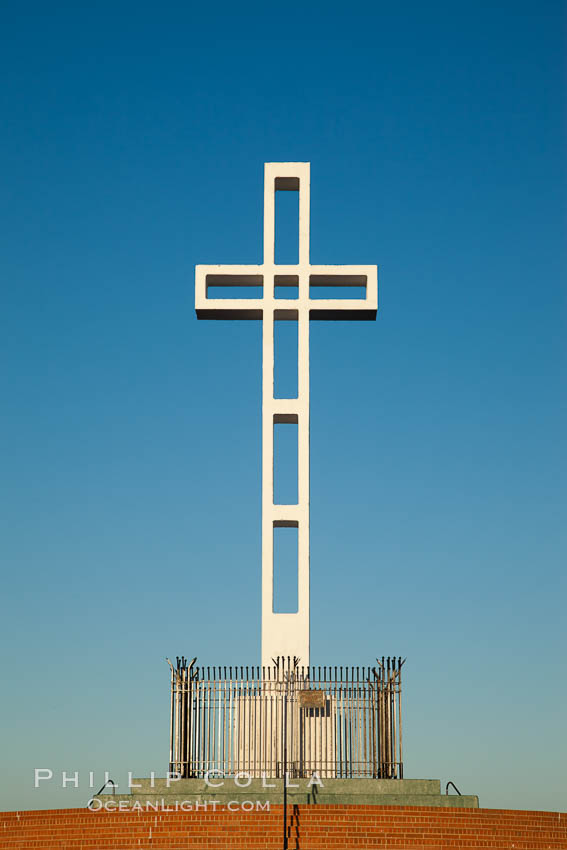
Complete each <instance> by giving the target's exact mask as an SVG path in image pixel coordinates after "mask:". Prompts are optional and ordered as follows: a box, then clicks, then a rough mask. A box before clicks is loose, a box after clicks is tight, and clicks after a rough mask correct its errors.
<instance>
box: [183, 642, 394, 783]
mask: <svg viewBox="0 0 567 850" xmlns="http://www.w3.org/2000/svg"><path fill="white" fill-rule="evenodd" d="M196 660H197V659H193V661H191V663H190V664H188V663H187V660H186V659H185V658H184V657H181V658H177V663H176V665H175V666H174V665H173V664H172V663H171V662H169V664H170V667H171V715H170V758H169V761H170V771H171V772H175V773H178V774H179V775H181V776H182V777H184V778H189V777H204V776H205V774H206V773H207V771H219V772H221V773H223V774H224V775H225V776H231V775H232V776H233V775H234V774H236V773H246V774H248V775H249V776H251V777H258V778H260V777H261V776H263V775H264V776H266V777H281V776H283V774H284V771H285V769H286V768H287V772H288V774H289V776H290V777H294V778H296V777H298V778H301V777H309V776H312V775H313V773H317V774H318V775H319V776H320V777H321V778H350V777H353V778H356V777H358V778H362V777H371V778H375V779H401V778H403V752H402V675H401V674H402V666H403V664H404V661H403V660H402V659H401V658H391V657H390V658H382V659H377V662H376V665H375V666H373V667H327V666H325V667H300V666H299V665H298V661H297V659H290V658H279V659H277V663H275V664H274V665H273V666H271V667H228V668H227V667H223V668H221V667H218V668H217V667H212V668H211V667H197V666H195V664H196Z"/></svg>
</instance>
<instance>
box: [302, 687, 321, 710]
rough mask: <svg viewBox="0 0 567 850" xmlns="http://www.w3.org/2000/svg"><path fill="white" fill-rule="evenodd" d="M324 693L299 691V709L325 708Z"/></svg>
mask: <svg viewBox="0 0 567 850" xmlns="http://www.w3.org/2000/svg"><path fill="white" fill-rule="evenodd" d="M326 696H327V695H326V693H325V691H299V706H300V708H325V699H326Z"/></svg>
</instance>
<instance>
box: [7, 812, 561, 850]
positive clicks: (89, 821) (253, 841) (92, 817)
mask: <svg viewBox="0 0 567 850" xmlns="http://www.w3.org/2000/svg"><path fill="white" fill-rule="evenodd" d="M282 814H283V812H282V807H281V806H272V809H271V811H270V812H263V811H260V812H242V811H238V812H227V811H222V812H221V811H217V812H212V811H207V812H202V811H200V812H163V811H162V812H153V811H141V812H115V813H108V812H96V813H91V812H89V811H87V810H86V809H55V810H50V811H31V812H6V813H0V848H2V849H4V848H6V850H8V848H18V850H32V848H41V847H43V848H49V850H104V848H111V850H119V848H124V850H126V848H128V850H134V848H135V850H150V848H158V847H161V848H168V850H176V848H192V850H205V848H206V850H211V848H217V850H225V848H226V850H255V848H262V850H269V848H274V850H275V848H281V847H282V846H283V835H282V833H283V825H282ZM288 829H289V848H290V850H299V849H300V850H351V848H365V847H380V848H390V850H393V848H398V850H403V848H427V850H436V848H443V850H449V848H451V850H453V848H459V850H466V848H480V847H482V848H506V850H510V848H514V849H515V850H544V848H545V850H548V848H562V849H563V850H567V814H563V813H558V812H528V811H511V810H501V809H443V808H430V807H421V806H420V807H417V806H415V807H410V806H408V807H398V806H396V807H394V806H324V805H321V806H318V805H317V806H292V807H291V808H290V810H289V817H288Z"/></svg>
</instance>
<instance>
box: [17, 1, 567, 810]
mask: <svg viewBox="0 0 567 850" xmlns="http://www.w3.org/2000/svg"><path fill="white" fill-rule="evenodd" d="M564 9H565V7H564V5H563V4H562V3H559V2H538V3H536V2H527V3H526V2H514V3H512V2H504V3H497V4H495V3H493V2H491V3H488V2H478V3H474V4H456V5H455V4H454V3H433V4H430V3H429V4H423V3H416V2H413V3H412V2H410V3H409V4H408V3H405V4H402V5H400V4H392V3H367V4H360V3H356V2H354V3H349V4H346V5H344V4H341V5H335V4H332V3H331V4H329V3H328V2H326V3H321V4H305V3H301V4H298V3H285V4H284V3H281V4H267V3H264V4H257V5H252V4H250V3H244V4H243V5H242V4H227V3H224V2H221V3H216V4H191V3H169V2H165V3H160V4H155V5H149V4H144V3H125V2H114V3H112V4H110V3H97V4H91V5H85V4H76V3H50V4H39V3H33V2H32V3H19V4H16V3H8V4H4V6H3V10H2V14H1V21H0V31H1V32H2V36H1V39H2V45H1V48H2V49H1V50H0V65H1V78H2V86H1V91H0V98H1V115H2V131H1V138H0V152H1V158H2V174H3V178H2V192H1V195H0V209H1V215H2V226H1V230H0V240H1V274H2V277H1V280H2V309H1V313H0V321H1V329H0V346H1V349H2V361H1V362H2V409H3V413H2V420H1V437H2V445H3V449H4V451H3V462H2V476H1V482H2V504H1V519H0V523H1V529H0V540H1V544H0V545H1V558H2V565H3V575H4V577H3V580H2V618H1V622H2V632H3V637H2V650H1V651H2V668H1V669H2V687H3V691H4V695H3V699H2V716H3V720H2V754H3V755H2V768H1V773H2V776H1V780H2V786H3V793H2V800H1V806H2V808H4V809H13V808H35V807H38V808H40V807H48V806H62V807H65V806H70V805H83V804H84V802H85V801H86V799H87V798H88V796H89V789H88V787H87V785H86V783H87V781H88V777H87V775H86V771H88V770H95V771H98V772H99V773H97V776H101V775H102V774H101V772H102V771H103V770H104V769H105V768H107V769H108V770H110V772H111V774H113V775H114V776H115V777H117V778H119V779H122V778H123V777H124V775H125V773H124V772H125V770H127V769H132V770H133V771H134V774H135V775H148V774H149V772H150V770H156V771H157V772H158V773H162V774H163V773H164V771H165V770H166V768H167V759H168V735H169V726H168V724H169V720H168V700H169V695H168V687H169V685H168V668H167V666H166V663H165V661H164V658H165V656H166V655H169V656H171V657H174V656H175V655H176V654H184V655H186V656H188V657H193V656H194V655H197V656H198V657H199V660H200V661H201V662H202V663H205V664H206V663H209V664H217V663H219V662H220V663H223V664H228V663H244V664H246V663H248V664H250V663H257V661H258V659H259V627H260V622H259V610H260V444H259V440H260V400H261V397H260V393H261V380H260V379H261V371H260V368H261V347H260V325H259V323H252V322H232V323H229V322H197V320H196V318H195V315H194V310H193V297H194V296H193V286H194V265H195V264H196V263H217V262H218V263H223V262H234V263H246V262H249V263H256V262H260V260H261V234H262V218H261V216H262V179H263V163H264V162H265V161H281V160H302V161H305V160H308V161H310V162H311V172H312V182H311V212H312V215H311V234H312V242H311V257H312V261H313V262H315V263H377V264H378V265H379V266H380V293H379V301H380V310H379V316H378V320H377V322H376V323H372V322H369V323H346V322H345V323H340V324H336V323H314V324H313V325H312V336H311V342H312V359H311V381H312V384H311V386H312V393H311V401H312V420H311V450H312V452H311V488H312V489H311V505H312V513H311V521H312V540H311V581H312V602H313V604H312V660H313V661H314V662H317V663H321V664H323V663H333V664H334V663H337V664H341V663H342V664H346V663H348V664H353V663H354V664H368V663H372V662H373V659H374V658H375V656H377V655H383V654H386V655H388V654H396V655H402V656H407V658H408V660H407V663H406V667H405V668H404V669H405V736H404V744H405V764H406V775H407V776H409V777H435V778H440V779H442V780H443V782H445V781H447V780H448V779H452V780H454V781H455V782H456V784H457V785H458V786H459V787H460V788H461V790H462V791H463V792H469V793H476V794H479V795H480V799H481V804H483V805H485V806H497V807H513V808H535V809H537V808H539V809H559V810H566V809H567V788H566V780H565V763H566V753H565V746H564V745H565V704H566V685H565V681H566V678H565V672H566V671H565V649H566V640H565V637H566V635H565V626H564V609H565V589H566V588H565V578H564V574H565V569H564V567H565V536H564V526H565V510H564V508H565V484H564V481H565V441H564V434H565V425H566V423H565V348H564V343H565V290H564V285H563V282H564V272H565V254H564V247H563V236H564V229H565V150H566V147H565V145H566V138H565V136H566V134H565V68H564V55H565V46H566V45H565V17H564ZM331 458H334V460H333V462H332V463H331ZM34 767H50V768H52V769H53V770H54V772H55V773H56V777H58V779H59V784H60V772H61V770H63V769H65V770H68V771H69V770H77V769H78V770H81V771H83V773H82V774H81V781H82V782H83V785H82V788H81V789H80V791H79V792H78V793H76V794H75V793H74V792H72V791H69V790H68V791H66V792H63V791H61V790H60V789H58V788H56V787H55V783H53V784H52V785H51V786H49V787H45V788H43V789H40V790H38V791H34V790H33V788H32V771H33V768H34Z"/></svg>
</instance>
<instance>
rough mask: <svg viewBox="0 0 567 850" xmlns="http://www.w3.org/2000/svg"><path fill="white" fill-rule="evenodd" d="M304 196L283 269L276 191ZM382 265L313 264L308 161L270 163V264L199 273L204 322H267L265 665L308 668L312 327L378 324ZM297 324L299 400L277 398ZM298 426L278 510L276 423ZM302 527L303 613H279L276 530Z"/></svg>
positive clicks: (198, 292) (267, 246) (267, 208)
mask: <svg viewBox="0 0 567 850" xmlns="http://www.w3.org/2000/svg"><path fill="white" fill-rule="evenodd" d="M278 190H284V191H285V190H287V191H299V262H298V263H297V264H295V265H287V264H286V265H276V263H275V256H274V244H275V229H274V228H275V193H276V191H278ZM294 284H295V285H297V286H298V297H297V299H291V298H277V299H276V298H275V293H274V287H275V286H276V285H283V286H286V285H287V286H290V285H294ZM210 286H235V287H237V286H258V287H263V292H262V296H261V297H259V298H234V299H233V298H231V299H226V298H210V297H208V290H209V287H210ZM313 286H341V287H343V286H355V287H361V286H363V287H365V290H366V291H365V298H363V299H359V298H352V299H351V298H348V299H343V298H329V299H320V298H312V297H310V287H313ZM377 306H378V273H377V267H376V266H312V265H311V264H310V262H309V163H308V162H267V163H266V164H265V169H264V262H263V263H262V264H261V265H245V266H221V265H217V266H203V265H199V266H196V267H195V309H196V312H197V316H198V318H199V319H262V320H263V321H262V335H263V361H262V664H263V665H264V666H266V667H268V666H271V665H272V663H273V661H272V659H273V658H277V657H278V656H280V655H283V656H290V657H292V658H293V657H294V656H295V657H297V658H298V659H300V662H301V665H302V666H308V665H309V321H310V319H375V318H376V310H377ZM280 319H295V320H297V336H298V360H297V362H298V392H297V398H283V399H282V398H274V321H278V320H280ZM282 422H294V423H297V433H298V488H297V489H298V501H297V504H295V505H276V504H274V425H275V424H277V423H282ZM281 526H295V527H296V528H297V529H298V533H297V534H298V577H297V587H298V610H297V612H295V613H275V612H274V604H273V595H274V593H273V587H274V547H273V538H274V528H277V527H281Z"/></svg>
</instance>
